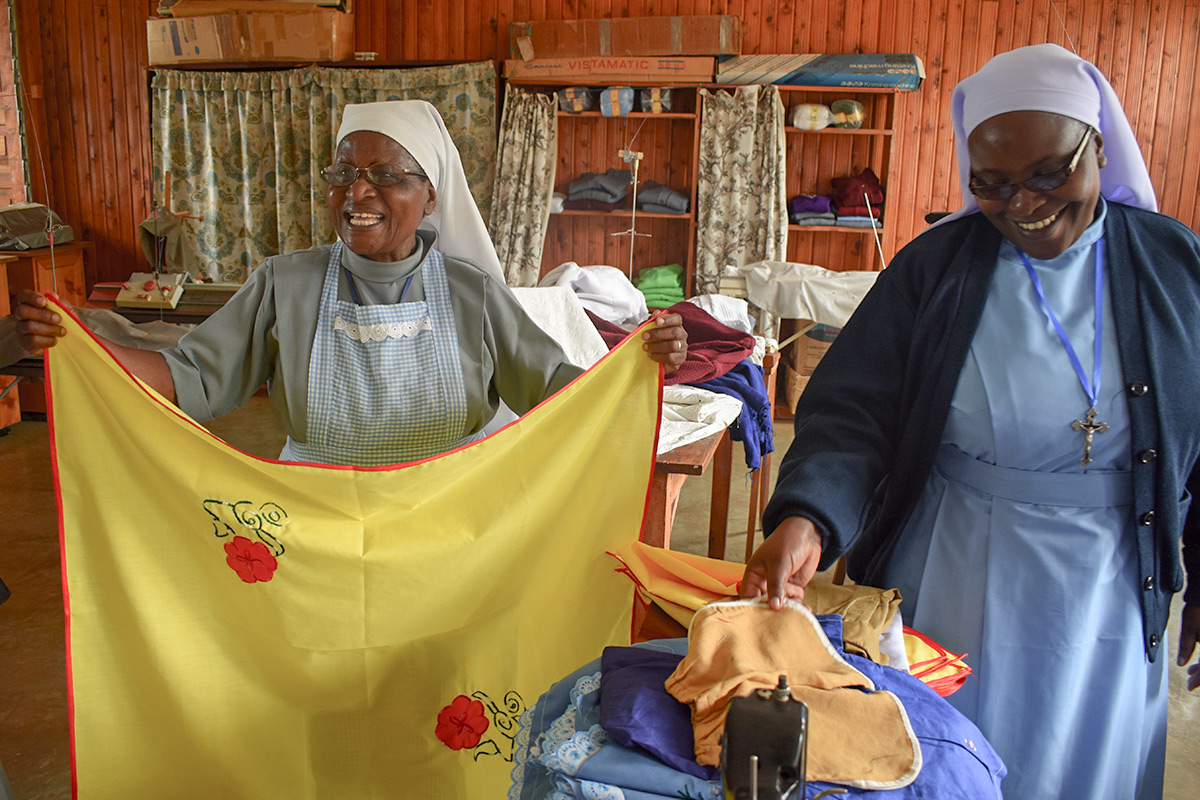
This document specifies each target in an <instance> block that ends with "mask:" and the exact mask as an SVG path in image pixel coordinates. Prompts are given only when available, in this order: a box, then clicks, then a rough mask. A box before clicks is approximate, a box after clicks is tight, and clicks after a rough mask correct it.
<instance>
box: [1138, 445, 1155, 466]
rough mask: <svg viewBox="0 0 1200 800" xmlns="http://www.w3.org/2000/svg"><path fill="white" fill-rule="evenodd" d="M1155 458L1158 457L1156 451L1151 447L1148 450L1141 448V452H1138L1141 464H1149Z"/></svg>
mask: <svg viewBox="0 0 1200 800" xmlns="http://www.w3.org/2000/svg"><path fill="white" fill-rule="evenodd" d="M1156 458H1158V451H1157V450H1154V449H1153V448H1151V449H1150V450H1143V451H1142V452H1140V453H1138V461H1140V462H1142V463H1143V464H1149V463H1150V462H1151V461H1153V460H1154V459H1156Z"/></svg>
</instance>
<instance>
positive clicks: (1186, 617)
mask: <svg viewBox="0 0 1200 800" xmlns="http://www.w3.org/2000/svg"><path fill="white" fill-rule="evenodd" d="M1198 641H1200V606H1194V605H1191V604H1186V605H1184V607H1183V618H1182V619H1181V620H1180V623H1179V666H1181V667H1182V666H1183V665H1184V664H1186V663H1187V662H1188V661H1189V660H1190V659H1191V657H1192V653H1193V652H1194V651H1195V649H1196V643H1197V642H1198ZM1187 687H1188V691H1189V692H1194V691H1195V690H1196V688H1197V687H1200V661H1198V662H1196V663H1195V664H1192V665H1191V666H1190V667H1188V682H1187Z"/></svg>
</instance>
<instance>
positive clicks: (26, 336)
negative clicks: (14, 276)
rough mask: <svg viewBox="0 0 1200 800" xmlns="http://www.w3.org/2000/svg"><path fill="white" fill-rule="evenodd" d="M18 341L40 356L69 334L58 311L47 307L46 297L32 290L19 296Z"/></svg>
mask: <svg viewBox="0 0 1200 800" xmlns="http://www.w3.org/2000/svg"><path fill="white" fill-rule="evenodd" d="M16 316H17V341H18V342H20V344H21V347H23V348H25V350H26V351H27V352H29V353H30V354H32V355H35V356H36V355H40V354H41V353H42V351H43V350H45V349H46V348H47V347H53V346H54V345H56V344H58V340H59V339H60V338H61V337H63V336H65V335H66V334H67V329H66V328H64V327H63V326H62V325H61V324H59V323H61V322H62V317H61V316H60V315H59V314H58V312H57V311H52V310H51V309H49V308H47V307H46V296H45V295H44V294H42V293H41V292H35V291H33V290H32V289H22V290H21V291H20V292H19V293H18V294H17V309H16Z"/></svg>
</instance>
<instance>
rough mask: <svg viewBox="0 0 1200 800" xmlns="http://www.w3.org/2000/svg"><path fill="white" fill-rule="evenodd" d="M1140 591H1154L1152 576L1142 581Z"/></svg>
mask: <svg viewBox="0 0 1200 800" xmlns="http://www.w3.org/2000/svg"><path fill="white" fill-rule="evenodd" d="M1142 589H1143V590H1144V591H1147V592H1152V591H1154V576H1153V575H1150V576H1147V577H1146V580H1144V581H1142Z"/></svg>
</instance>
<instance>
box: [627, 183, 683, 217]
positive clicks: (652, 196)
mask: <svg viewBox="0 0 1200 800" xmlns="http://www.w3.org/2000/svg"><path fill="white" fill-rule="evenodd" d="M637 199H638V208H645V210H646V211H649V210H650V209H649V208H646V206H648V205H655V206H665V207H666V208H669V209H671V210H670V211H664V212H660V213H664V214H686V213H687V210H688V199H687V198H686V197H684V196H683V195H682V194H680V193H679V192H677V191H675V190H674V189H672V188H670V187H668V186H663V185H662V184H661V183H655V182H654V181H646V183H645V185H644V186H643V187H642V188H640V189H638V196H637Z"/></svg>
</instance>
